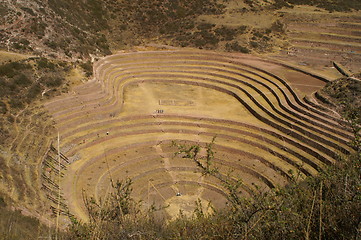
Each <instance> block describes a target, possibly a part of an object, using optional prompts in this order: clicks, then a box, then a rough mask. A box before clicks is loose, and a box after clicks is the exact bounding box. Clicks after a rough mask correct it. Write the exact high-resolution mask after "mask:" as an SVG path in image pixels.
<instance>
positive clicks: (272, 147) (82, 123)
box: [42, 50, 351, 219]
mask: <svg viewBox="0 0 361 240" xmlns="http://www.w3.org/2000/svg"><path fill="white" fill-rule="evenodd" d="M94 71H95V76H96V79H94V80H93V81H91V82H87V83H85V84H83V85H81V86H79V87H77V88H75V89H74V91H73V92H71V93H69V94H67V95H63V96H60V97H57V98H55V99H53V100H52V101H51V102H48V103H47V104H46V108H47V109H48V110H49V111H50V112H51V113H52V115H53V117H54V119H55V121H56V126H57V128H58V129H59V131H60V140H61V141H60V143H61V144H60V147H61V152H62V153H63V154H64V157H63V160H62V161H63V163H62V164H63V165H62V166H61V172H62V174H60V175H59V168H58V167H57V166H56V164H55V163H54V162H52V163H50V164H49V159H50V158H51V157H49V158H45V159H44V161H43V166H44V167H43V170H42V171H43V185H44V186H45V187H46V188H47V189H48V196H49V198H50V200H51V201H52V202H53V206H54V207H55V206H56V205H57V204H58V200H57V199H59V197H58V196H57V195H56V194H54V192H55V193H56V191H58V189H59V187H60V190H61V195H62V198H61V201H60V202H61V204H60V205H61V210H62V211H65V212H66V211H68V210H69V212H70V213H71V214H74V215H76V216H78V217H80V218H81V219H86V211H85V209H84V204H83V202H82V197H83V196H82V195H83V192H82V191H85V193H86V194H87V195H89V196H94V197H95V198H96V199H99V198H100V197H101V196H104V195H105V194H106V193H107V192H108V189H109V184H110V176H111V178H112V179H113V180H114V181H115V180H117V179H120V180H121V179H125V178H126V177H131V178H132V179H133V180H134V185H133V188H134V197H135V198H137V199H141V200H143V202H144V205H145V206H150V205H151V204H152V203H155V204H156V205H157V206H162V205H168V204H169V205H170V207H169V208H166V210H164V212H163V216H166V217H173V216H175V215H176V214H178V212H179V210H183V211H185V213H186V214H187V213H190V212H192V211H193V209H194V207H195V205H194V201H195V200H196V199H197V198H200V199H202V200H203V201H204V202H211V203H212V204H213V205H214V206H215V207H217V208H221V207H222V206H224V204H225V203H226V198H225V189H224V187H223V186H222V184H221V183H220V181H219V180H217V179H215V178H214V177H205V176H202V174H201V173H200V171H199V169H197V167H196V165H195V164H194V163H193V162H190V161H185V160H184V159H182V158H180V157H174V155H173V154H174V152H176V150H177V149H176V148H175V147H172V146H171V143H172V141H173V140H175V141H178V142H181V143H185V144H197V143H199V144H201V145H203V146H204V144H206V143H209V142H210V141H211V140H212V138H213V137H214V136H216V141H215V145H214V150H215V151H216V154H215V160H214V161H215V163H214V164H215V166H217V167H219V169H220V172H221V174H223V175H224V176H226V175H227V174H228V173H230V176H231V177H232V178H240V179H242V181H243V182H244V186H243V188H242V194H243V195H244V196H247V197H252V194H253V193H254V192H255V191H257V189H262V190H267V189H269V188H272V187H274V186H277V185H281V186H282V185H285V184H287V182H288V181H290V179H291V178H293V177H297V178H299V179H302V178H304V177H305V176H308V175H315V174H317V171H318V170H319V169H321V168H324V167H325V165H327V164H330V163H333V162H334V161H336V158H337V155H338V154H342V153H347V152H349V151H350V148H349V147H348V146H347V142H348V140H349V139H350V137H351V134H350V133H349V132H348V131H347V129H344V128H341V127H339V126H338V123H337V121H338V116H337V115H336V114H330V112H325V111H323V110H322V108H316V107H314V106H312V104H309V103H307V102H304V101H303V100H302V99H303V97H304V96H311V95H312V93H313V92H314V91H316V90H317V89H319V88H321V87H323V86H324V84H325V83H326V82H327V81H328V80H327V79H325V78H323V77H320V76H317V75H315V74H312V73H309V72H307V71H305V70H304V69H299V68H296V67H287V66H286V65H284V64H281V63H277V62H272V61H269V60H264V59H260V58H257V57H252V56H248V55H239V54H233V55H232V54H228V55H225V54H221V53H214V52H207V51H190V50H182V51H178V50H172V51H148V52H147V51H145V52H129V53H118V54H115V55H112V56H108V57H106V58H104V59H101V60H100V61H98V62H97V63H96V64H95V66H94ZM310 99H311V98H310ZM311 101H314V100H312V99H311ZM317 104H319V103H317ZM313 105H315V104H313ZM54 154H55V153H54V151H53V152H52V153H51V152H50V153H49V154H48V155H52V158H54ZM65 156H66V157H65ZM50 162H51V161H50ZM49 166H53V169H52V170H51V169H49ZM59 176H61V177H60V186H57V184H56V183H57V182H58V181H59ZM178 192H180V193H181V196H176V193H178Z"/></svg>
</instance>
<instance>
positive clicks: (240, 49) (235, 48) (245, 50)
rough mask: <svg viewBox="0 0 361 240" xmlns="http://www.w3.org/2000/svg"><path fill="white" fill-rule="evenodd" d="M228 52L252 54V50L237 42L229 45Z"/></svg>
mask: <svg viewBox="0 0 361 240" xmlns="http://www.w3.org/2000/svg"><path fill="white" fill-rule="evenodd" d="M226 50H227V51H230V52H241V53H250V50H249V49H248V48H247V47H244V46H241V45H239V43H238V42H237V41H234V42H232V43H227V44H226Z"/></svg>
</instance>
